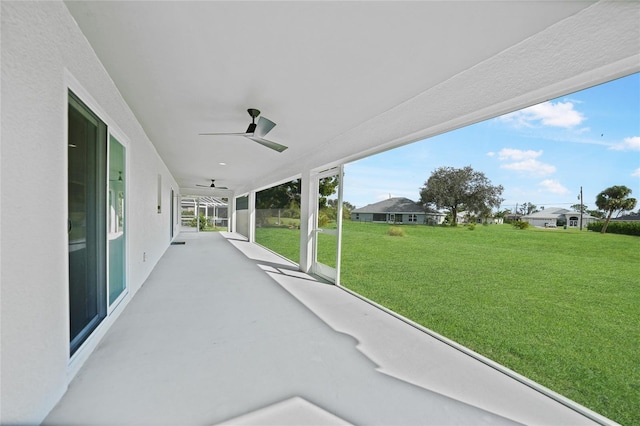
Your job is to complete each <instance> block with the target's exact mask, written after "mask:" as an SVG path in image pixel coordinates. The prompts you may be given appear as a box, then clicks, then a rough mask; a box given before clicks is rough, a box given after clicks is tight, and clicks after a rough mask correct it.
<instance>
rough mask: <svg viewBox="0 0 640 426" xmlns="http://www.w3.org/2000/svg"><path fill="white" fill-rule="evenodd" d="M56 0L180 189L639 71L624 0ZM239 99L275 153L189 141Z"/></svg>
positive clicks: (295, 167)
mask: <svg viewBox="0 0 640 426" xmlns="http://www.w3.org/2000/svg"><path fill="white" fill-rule="evenodd" d="M66 4H67V7H68V8H69V10H70V11H71V13H72V15H73V16H74V18H75V19H76V21H77V22H78V25H79V26H80V27H81V29H82V31H83V32H84V34H85V35H86V37H87V39H88V40H89V42H90V43H91V44H92V46H93V48H94V49H95V51H96V53H97V55H98V56H99V58H100V59H101V61H102V63H103V64H104V66H105V68H106V69H107V71H108V72H109V74H110V75H111V77H112V78H113V80H114V82H115V84H116V85H117V87H118V88H119V90H120V92H121V93H122V95H123V97H124V99H125V100H126V102H127V103H128V104H129V106H130V107H131V109H132V110H133V112H134V113H135V115H136V116H137V117H138V120H139V121H140V123H141V124H142V125H143V127H144V129H145V131H146V133H147V135H148V136H149V138H150V139H151V141H152V142H153V144H154V145H155V147H156V149H157V151H158V153H159V154H160V155H161V157H162V158H163V160H164V161H165V163H166V165H167V166H168V167H169V170H170V171H171V172H172V174H173V175H174V177H175V178H176V180H177V181H178V184H179V185H180V187H181V189H182V192H183V193H198V191H197V190H196V186H195V185H196V184H207V183H208V182H209V179H211V178H215V179H216V184H217V185H219V186H227V187H229V188H231V189H233V190H235V191H237V192H236V193H241V192H244V191H247V190H250V189H256V188H260V187H264V186H265V185H267V184H271V183H275V182H280V181H282V180H284V179H287V178H290V177H293V176H295V175H297V174H298V173H299V172H300V171H301V170H302V169H303V168H306V169H313V168H318V167H322V166H328V165H332V164H336V163H339V162H341V161H342V160H344V159H351V160H352V159H356V158H360V157H362V156H364V155H367V154H371V153H375V152H379V151H381V150H383V149H388V148H391V147H393V146H398V145H401V144H405V143H408V142H412V141H415V140H418V139H421V138H424V137H428V136H431V135H434V134H437V133H440V132H443V131H446V130H451V129H453V128H456V127H460V126H462V125H466V124H470V123H472V122H475V121H478V120H481V119H485V118H488V117H491V116H495V115H496V114H499V113H504V112H507V111H510V110H513V109H516V108H521V107H523V106H527V105H529V104H531V103H534V102H539V101H541V100H545V99H547V98H550V97H552V96H558V95H561V94H564V93H567V92H568V91H570V90H577V89H580V88H583V87H585V86H587V85H590V84H595V83H600V82H602V81H605V80H607V79H611V78H614V77H619V76H622V75H625V74H628V73H631V72H635V71H638V70H639V69H640V29H639V26H638V19H639V18H640V8H639V4H638V3H633V2H627V3H596V4H594V3H593V2H587V1H579V2H578V1H570V2H560V1H553V2H551V1H536V2H525V1H512V2H506V1H469V2H451V1H446V2H445V1H441V2H440V1H430V2H415V1H414V2H398V1H394V2H362V1H358V2H331V1H321V2H213V1H199V2H190V1H178V2H164V1H162V2H155V1H153V2H145V1H130V2H129V1H118V2H110V1H105V2H99V1H69V2H67V3H66ZM250 107H252V108H258V109H260V110H261V111H262V114H263V115H264V116H265V117H267V118H269V119H271V120H272V121H274V122H276V123H277V126H276V127H275V128H274V129H273V130H272V131H271V132H270V133H269V135H268V139H272V140H274V141H276V142H279V143H281V144H284V145H287V146H289V149H288V150H286V151H284V152H283V153H277V152H276V151H272V150H270V149H268V148H265V147H263V146H261V145H258V144H256V143H254V142H252V141H250V140H248V139H245V138H242V137H239V138H238V137H205V136H198V133H201V132H242V131H244V130H245V129H246V127H247V124H248V123H249V122H250V118H249V116H248V114H247V112H246V109H247V108H250ZM220 162H224V163H226V164H227V165H225V166H222V165H220V164H219V163H220ZM205 192H206V190H205Z"/></svg>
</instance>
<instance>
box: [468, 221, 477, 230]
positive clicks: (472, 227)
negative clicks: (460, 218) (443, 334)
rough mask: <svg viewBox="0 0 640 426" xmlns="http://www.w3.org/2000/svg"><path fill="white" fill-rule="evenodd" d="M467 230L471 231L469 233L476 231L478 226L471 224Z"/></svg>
mask: <svg viewBox="0 0 640 426" xmlns="http://www.w3.org/2000/svg"><path fill="white" fill-rule="evenodd" d="M467 229H469V231H473V230H474V229H476V224H475V223H473V222H471V223H470V224H468V225H467Z"/></svg>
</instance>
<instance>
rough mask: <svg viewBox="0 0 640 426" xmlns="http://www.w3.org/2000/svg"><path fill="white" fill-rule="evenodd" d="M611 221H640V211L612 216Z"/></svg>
mask: <svg viewBox="0 0 640 426" xmlns="http://www.w3.org/2000/svg"><path fill="white" fill-rule="evenodd" d="M611 221H612V222H613V221H616V222H640V212H638V213H630V214H625V215H624V216H620V217H616V218H611Z"/></svg>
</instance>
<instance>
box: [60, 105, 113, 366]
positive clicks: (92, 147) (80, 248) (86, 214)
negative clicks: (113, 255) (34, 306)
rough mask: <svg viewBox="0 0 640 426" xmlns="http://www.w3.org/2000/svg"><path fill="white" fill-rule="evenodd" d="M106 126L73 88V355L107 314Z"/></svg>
mask: <svg viewBox="0 0 640 426" xmlns="http://www.w3.org/2000/svg"><path fill="white" fill-rule="evenodd" d="M106 130H107V128H106V125H105V124H104V123H103V122H102V121H100V119H98V117H96V116H95V115H94V114H93V113H92V112H91V111H90V110H89V109H88V108H87V107H86V106H85V105H84V104H83V103H82V102H81V101H79V100H78V99H77V98H76V97H75V96H74V95H73V94H72V93H70V94H69V111H68V179H67V182H68V225H67V231H68V239H69V247H68V254H69V328H70V340H71V342H70V345H71V354H73V353H74V352H75V351H76V350H77V349H78V347H80V345H81V344H82V342H84V340H86V338H87V337H88V336H89V335H90V334H91V332H92V331H93V330H94V329H95V328H96V327H97V326H98V324H99V323H100V321H101V320H102V319H103V318H104V317H105V315H106V303H105V297H106V294H105V293H106V270H105V265H106V250H105V248H106V241H105V237H106V220H105V214H104V212H105V208H106V193H105V190H106V186H107V185H106Z"/></svg>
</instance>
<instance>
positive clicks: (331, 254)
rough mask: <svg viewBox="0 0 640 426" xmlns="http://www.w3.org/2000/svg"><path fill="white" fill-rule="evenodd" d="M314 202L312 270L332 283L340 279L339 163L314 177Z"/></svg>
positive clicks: (340, 195)
mask: <svg viewBox="0 0 640 426" xmlns="http://www.w3.org/2000/svg"><path fill="white" fill-rule="evenodd" d="M316 187H317V188H318V202H317V204H316V208H317V211H316V218H317V219H316V229H315V235H316V238H315V250H314V260H313V271H314V273H315V274H317V275H320V276H321V277H323V278H325V279H327V280H329V281H331V282H333V283H335V284H339V281H340V274H339V271H340V239H341V230H342V167H339V168H337V169H332V170H331V171H328V172H324V173H322V174H319V175H318V176H317V177H316Z"/></svg>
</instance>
